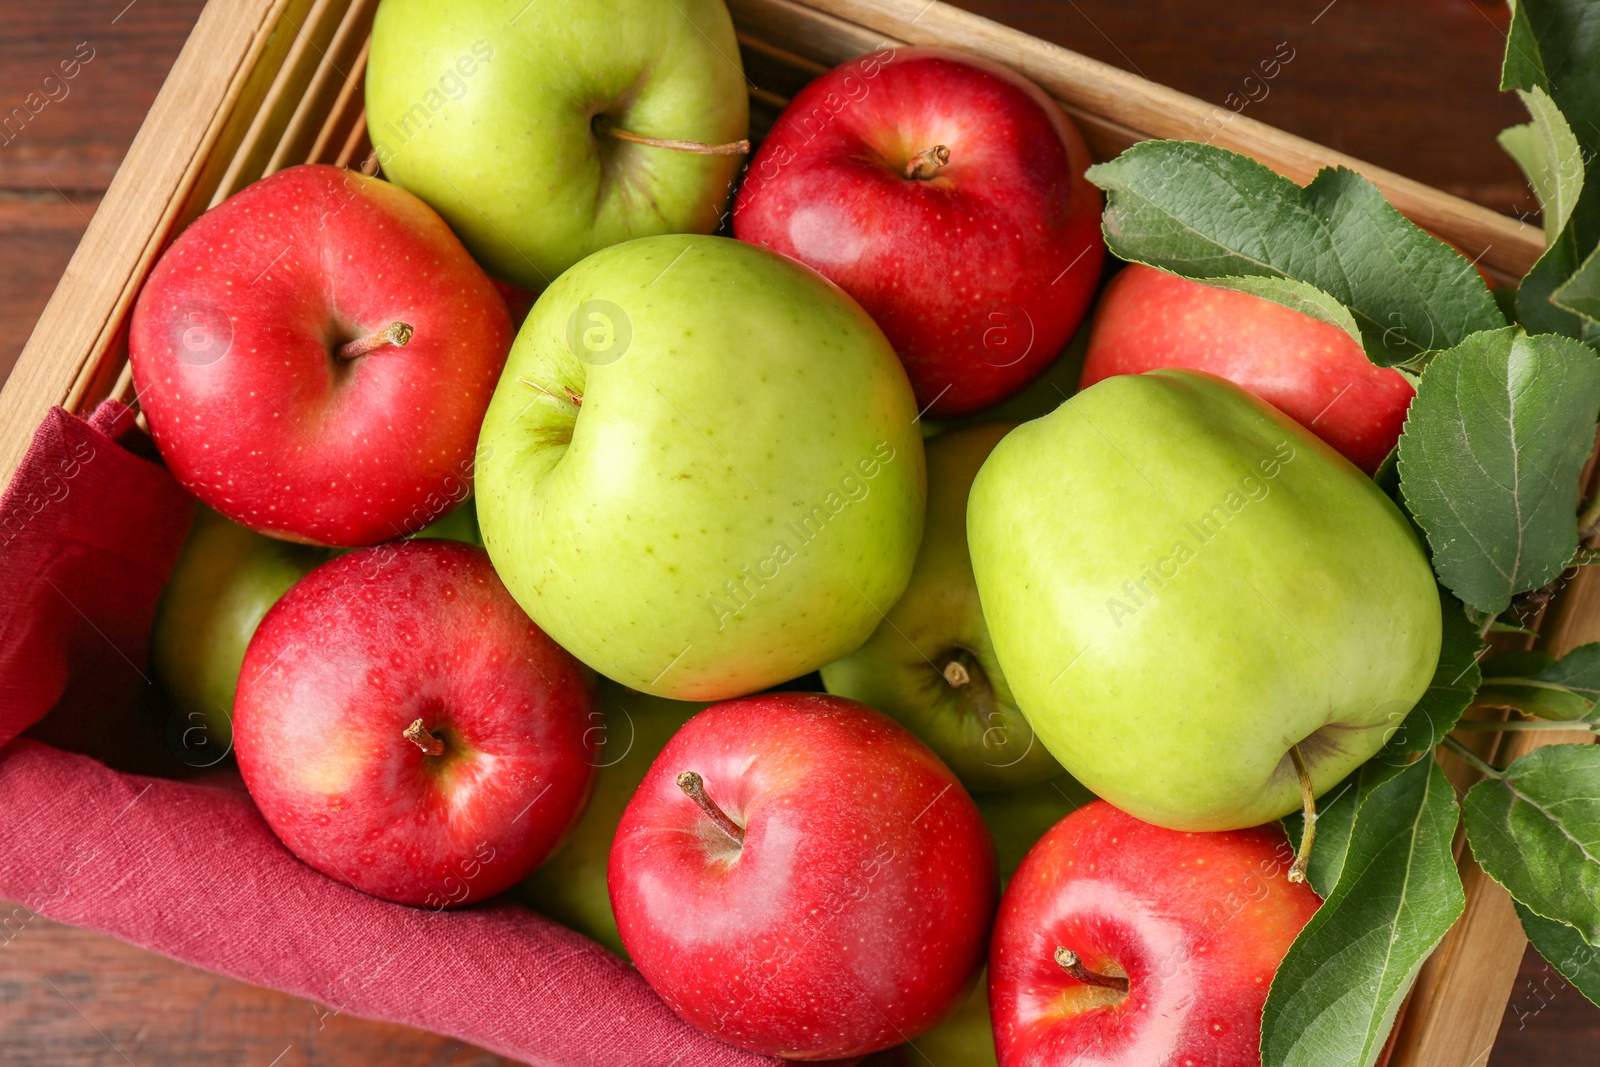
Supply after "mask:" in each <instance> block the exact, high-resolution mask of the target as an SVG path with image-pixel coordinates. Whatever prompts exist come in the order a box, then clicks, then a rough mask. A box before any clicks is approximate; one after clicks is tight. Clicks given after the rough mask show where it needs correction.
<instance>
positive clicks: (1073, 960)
mask: <svg viewBox="0 0 1600 1067" xmlns="http://www.w3.org/2000/svg"><path fill="white" fill-rule="evenodd" d="M1056 963H1058V964H1060V966H1061V969H1062V970H1063V971H1066V972H1067V973H1068V974H1070V975H1072V977H1074V978H1076V979H1077V980H1078V981H1080V982H1082V983H1083V984H1084V985H1097V986H1101V987H1103V988H1105V989H1115V990H1116V991H1117V992H1119V993H1126V992H1127V991H1128V980H1127V979H1126V978H1122V977H1119V976H1117V975H1114V974H1100V973H1099V972H1097V971H1091V970H1090V969H1089V968H1087V967H1085V966H1084V965H1083V961H1082V960H1080V959H1079V958H1078V954H1077V953H1076V952H1073V951H1072V950H1071V949H1069V948H1066V947H1065V946H1057V947H1056Z"/></svg>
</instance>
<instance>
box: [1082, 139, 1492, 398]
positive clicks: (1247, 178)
mask: <svg viewBox="0 0 1600 1067" xmlns="http://www.w3.org/2000/svg"><path fill="white" fill-rule="evenodd" d="M1089 180H1090V181H1092V182H1094V183H1095V184H1096V185H1098V186H1100V187H1101V188H1102V189H1104V190H1105V191H1106V194H1107V195H1106V211H1105V217H1104V230H1105V236H1106V243H1107V245H1108V246H1109V247H1110V249H1111V251H1112V252H1114V253H1115V254H1116V255H1118V256H1120V257H1122V258H1123V259H1126V260H1130V261H1134V262H1139V263H1146V264H1149V265H1151V266H1154V267H1159V268H1160V269H1162V270H1165V271H1170V272H1172V273H1173V274H1178V275H1182V276H1183V277H1185V278H1192V279H1194V280H1196V281H1202V282H1209V283H1216V282H1220V281H1222V280H1224V279H1226V280H1228V281H1229V282H1233V283H1234V284H1235V285H1236V284H1237V279H1240V278H1272V279H1282V280H1287V281H1292V282H1298V283H1301V285H1303V286H1305V287H1309V288H1310V289H1312V290H1316V291H1318V292H1320V293H1322V294H1325V295H1326V297H1327V298H1328V299H1329V300H1331V301H1332V302H1333V303H1337V304H1340V305H1343V306H1344V307H1345V308H1347V309H1348V310H1349V312H1350V316H1351V318H1352V320H1353V321H1354V322H1355V324H1356V325H1357V327H1358V328H1359V334H1360V337H1361V340H1362V344H1363V347H1364V348H1365V349H1366V352H1367V355H1368V357H1369V358H1371V360H1372V361H1373V362H1374V363H1377V364H1379V365H1380V366H1385V367H1389V366H1394V365H1396V364H1400V363H1408V362H1413V361H1416V360H1418V358H1419V357H1420V356H1422V355H1423V353H1425V352H1429V351H1432V350H1434V349H1441V348H1450V347H1452V346H1454V345H1457V344H1459V343H1460V342H1461V341H1462V340H1463V339H1465V338H1466V337H1467V336H1469V335H1471V334H1473V333H1476V332H1478V331H1480V330H1491V329H1495V328H1497V327H1500V326H1503V325H1504V324H1505V317H1504V316H1503V315H1501V314H1500V312H1499V310H1498V309H1497V308H1496V306H1495V302H1494V298H1493V297H1491V296H1490V295H1489V291H1488V289H1487V288H1486V287H1485V286H1484V284H1483V281H1482V279H1480V278H1479V277H1478V275H1477V272H1476V271H1474V270H1473V269H1472V264H1470V263H1469V262H1467V260H1466V258H1465V257H1463V256H1462V255H1460V254H1459V253H1457V252H1456V251H1455V250H1453V249H1452V248H1450V247H1449V246H1448V245H1446V244H1444V243H1442V242H1440V241H1439V240H1437V239H1435V238H1433V237H1430V236H1429V235H1428V234H1426V233H1424V232H1423V231H1422V230H1419V229H1418V228H1417V227H1416V226H1414V225H1412V223H1411V222H1409V221H1408V220H1407V219H1406V218H1405V217H1404V216H1402V215H1401V214H1400V213H1399V212H1398V211H1396V210H1395V209H1394V207H1393V206H1392V205H1390V204H1389V202H1388V201H1386V200H1384V198H1383V194H1381V193H1380V192H1378V189H1377V187H1376V186H1374V185H1373V184H1372V183H1371V182H1369V181H1367V180H1366V179H1365V178H1363V177H1361V175H1359V174H1357V173H1355V172H1354V171H1350V170H1344V169H1342V168H1330V169H1327V170H1324V171H1322V172H1321V173H1320V174H1318V175H1317V177H1316V178H1315V180H1313V181H1312V182H1311V184H1310V185H1308V186H1306V187H1305V188H1304V189H1302V188H1301V187H1299V186H1298V185H1296V184H1294V182H1292V181H1290V180H1289V179H1287V178H1284V177H1282V176H1280V175H1278V174H1276V173H1274V172H1273V171H1271V170H1269V169H1268V168H1266V167H1264V166H1262V165H1261V164H1260V163H1257V162H1255V161H1254V160H1251V159H1247V158H1246V157H1244V156H1241V155H1237V154H1236V153H1233V152H1229V151H1227V150H1226V149H1222V148H1217V147H1215V146H1213V145H1204V144H1195V143H1193V142H1189V141H1143V142H1141V143H1139V144H1136V145H1134V146H1133V147H1132V148H1130V149H1128V150H1127V151H1126V152H1123V153H1122V155H1120V156H1118V157H1117V158H1116V159H1114V160H1111V161H1110V162H1109V163H1100V164H1096V165H1095V166H1093V167H1090V168H1089ZM1257 295H1261V296H1265V297H1266V298H1267V299H1270V300H1275V301H1277V302H1278V303H1288V306H1290V307H1295V308H1296V309H1297V310H1301V311H1305V310H1307V308H1308V307H1318V308H1321V309H1322V312H1323V314H1322V315H1320V316H1319V317H1322V318H1323V320H1324V321H1329V320H1330V318H1331V317H1334V316H1332V313H1331V312H1329V311H1328V310H1327V303H1328V300H1324V299H1323V298H1321V297H1315V298H1313V297H1309V296H1307V295H1306V293H1305V290H1304V289H1303V288H1300V287H1292V288H1291V287H1285V288H1282V289H1279V290H1276V291H1274V290H1264V291H1262V292H1259V293H1258V294H1257ZM1335 324H1336V325H1341V327H1342V328H1345V329H1348V326H1345V325H1344V324H1343V323H1335Z"/></svg>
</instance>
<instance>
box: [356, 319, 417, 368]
mask: <svg viewBox="0 0 1600 1067" xmlns="http://www.w3.org/2000/svg"><path fill="white" fill-rule="evenodd" d="M415 332H416V331H415V330H413V329H412V328H411V324H410V323H407V322H391V323H390V324H389V325H387V326H385V327H384V328H383V329H381V330H377V331H375V332H373V333H369V334H367V336H365V337H358V338H356V339H355V340H354V341H350V342H348V343H347V344H342V345H340V346H339V351H338V353H337V355H338V357H339V358H340V359H355V358H357V357H358V356H364V355H366V354H367V353H368V352H372V351H374V350H376V349H379V348H383V347H384V346H385V345H393V346H394V347H396V348H404V347H405V346H406V342H408V341H410V340H411V335H412V334H413V333H415Z"/></svg>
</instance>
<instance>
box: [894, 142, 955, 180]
mask: <svg viewBox="0 0 1600 1067" xmlns="http://www.w3.org/2000/svg"><path fill="white" fill-rule="evenodd" d="M949 162H950V149H948V148H946V147H945V146H944V145H942V144H936V145H934V146H933V147H932V148H924V149H923V150H922V151H920V152H918V153H917V154H916V155H914V156H912V157H911V159H910V160H908V161H907V163H906V169H905V175H906V177H907V178H910V179H911V180H913V181H919V182H925V181H927V180H928V179H929V178H931V177H933V176H934V175H935V174H938V173H939V171H940V169H941V168H943V167H944V166H945V165H946V164H948V163H949Z"/></svg>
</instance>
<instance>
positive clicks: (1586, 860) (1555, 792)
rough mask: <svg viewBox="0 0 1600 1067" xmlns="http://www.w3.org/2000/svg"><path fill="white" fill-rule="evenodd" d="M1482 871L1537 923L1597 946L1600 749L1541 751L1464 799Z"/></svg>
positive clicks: (1553, 748) (1571, 747) (1483, 783)
mask: <svg viewBox="0 0 1600 1067" xmlns="http://www.w3.org/2000/svg"><path fill="white" fill-rule="evenodd" d="M1466 815H1467V840H1468V841H1470V842H1471V843H1472V855H1473V856H1474V858H1476V859H1477V861H1478V866H1480V867H1482V868H1483V869H1484V872H1485V873H1487V874H1488V875H1489V877H1491V878H1493V879H1494V880H1495V881H1497V882H1499V883H1500V884H1501V885H1503V886H1505V887H1506V890H1507V891H1508V892H1509V893H1510V894H1511V895H1512V896H1513V897H1514V898H1516V899H1517V900H1519V901H1521V902H1522V903H1523V904H1524V905H1526V906H1527V908H1528V910H1529V911H1531V912H1533V913H1534V914H1535V915H1537V916H1539V917H1540V918H1544V919H1550V920H1553V921H1555V922H1560V923H1566V924H1567V925H1568V926H1571V927H1573V928H1574V929H1575V930H1577V931H1578V933H1579V934H1580V935H1582V937H1583V939H1584V940H1585V941H1587V942H1589V943H1590V944H1591V945H1593V944H1600V746H1596V745H1547V746H1545V747H1544V748H1536V749H1534V750H1533V751H1532V752H1530V753H1528V754H1527V755H1526V756H1523V757H1522V758H1521V759H1519V760H1517V761H1516V762H1515V763H1513V764H1512V765H1511V766H1510V767H1508V768H1506V769H1505V770H1504V771H1503V772H1501V773H1500V774H1499V775H1498V776H1495V777H1490V778H1485V779H1484V780H1483V781H1481V782H1479V783H1478V784H1477V785H1475V786H1473V787H1472V789H1471V790H1470V791H1469V792H1468V793H1467V800H1466Z"/></svg>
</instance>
